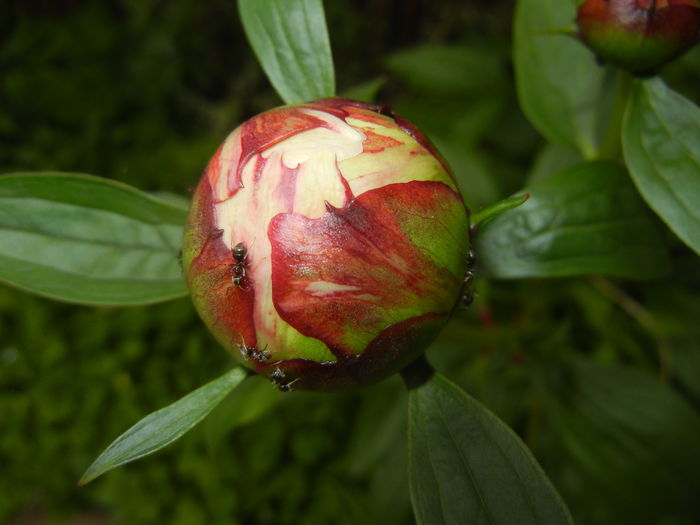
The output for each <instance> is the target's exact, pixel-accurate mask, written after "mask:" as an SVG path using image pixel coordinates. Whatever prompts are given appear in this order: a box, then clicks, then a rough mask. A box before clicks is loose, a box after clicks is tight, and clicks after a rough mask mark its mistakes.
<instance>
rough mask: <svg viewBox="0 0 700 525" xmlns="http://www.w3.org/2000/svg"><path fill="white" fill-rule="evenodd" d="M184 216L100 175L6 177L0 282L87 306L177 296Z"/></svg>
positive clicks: (181, 288) (0, 189)
mask: <svg viewBox="0 0 700 525" xmlns="http://www.w3.org/2000/svg"><path fill="white" fill-rule="evenodd" d="M185 216H186V212H185V211H184V210H183V209H182V208H181V207H180V206H175V205H173V204H170V203H168V202H166V201H163V200H160V199H157V198H155V197H152V196H149V195H147V194H145V193H142V192H140V191H138V190H136V189H134V188H132V187H130V186H126V185H124V184H120V183H117V182H114V181H109V180H107V179H102V178H99V177H91V176H88V175H76V174H70V173H50V172H48V173H31V174H30V173H26V174H21V173H20V174H11V175H4V176H1V177H0V281H5V282H6V283H8V284H12V285H14V286H17V287H19V288H22V289H25V290H28V291H30V292H34V293H37V294H40V295H44V296H46V297H50V298H52V299H58V300H62V301H68V302H73V303H82V304H109V305H134V304H144V303H153V302H157V301H164V300H168V299H173V298H175V297H180V296H182V295H185V294H186V293H187V290H186V288H185V284H184V281H183V279H182V275H181V271H180V267H179V264H178V260H177V253H178V250H179V247H180V243H181V239H182V225H183V223H184V221H185Z"/></svg>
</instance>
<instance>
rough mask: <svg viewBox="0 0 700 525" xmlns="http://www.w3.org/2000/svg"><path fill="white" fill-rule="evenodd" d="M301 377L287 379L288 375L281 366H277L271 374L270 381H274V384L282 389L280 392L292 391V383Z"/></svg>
mask: <svg viewBox="0 0 700 525" xmlns="http://www.w3.org/2000/svg"><path fill="white" fill-rule="evenodd" d="M299 379H300V378H298V377H297V378H296V379H293V380H291V381H290V380H289V379H287V376H286V374H285V373H284V372H282V370H280V369H279V368H275V371H274V372H272V374H270V381H272V384H273V385H276V386H277V388H279V389H280V392H291V391H292V385H293V384H294V383H296V382H297V381H299Z"/></svg>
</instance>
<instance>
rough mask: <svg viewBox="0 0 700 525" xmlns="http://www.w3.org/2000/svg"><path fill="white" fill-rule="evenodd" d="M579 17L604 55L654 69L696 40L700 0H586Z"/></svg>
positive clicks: (636, 69)
mask: <svg viewBox="0 0 700 525" xmlns="http://www.w3.org/2000/svg"><path fill="white" fill-rule="evenodd" d="M577 20H578V26H579V35H580V37H581V39H582V40H583V41H584V42H585V43H586V44H587V45H588V47H590V48H591V50H592V51H593V52H594V53H596V55H598V57H599V58H600V59H601V60H603V61H605V62H609V63H611V64H614V65H616V66H619V67H621V68H623V69H627V70H629V71H631V72H633V73H636V74H642V75H643V74H650V73H653V72H654V71H655V70H656V69H657V68H659V67H661V66H663V65H664V64H666V63H667V62H669V61H670V60H673V59H674V58H676V57H678V56H680V55H681V54H683V53H684V52H685V51H687V50H688V49H690V48H691V47H692V46H693V45H694V44H696V43H697V41H698V31H700V1H698V0H586V2H584V3H583V5H581V6H580V7H579V10H578V18H577Z"/></svg>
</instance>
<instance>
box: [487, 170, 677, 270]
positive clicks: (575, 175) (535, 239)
mask: <svg viewBox="0 0 700 525" xmlns="http://www.w3.org/2000/svg"><path fill="white" fill-rule="evenodd" d="M523 192H527V193H529V194H530V195H531V197H530V199H529V200H528V201H527V202H526V203H525V204H523V205H522V206H520V207H519V208H517V209H515V210H512V211H508V212H506V213H504V214H502V215H499V216H498V217H495V218H494V219H492V220H489V221H486V222H485V223H484V224H483V226H481V227H480V228H479V230H478V232H477V235H476V253H477V256H478V258H479V261H480V262H481V263H482V264H483V267H484V269H485V270H486V271H487V272H488V273H490V274H492V275H493V276H495V277H501V278H514V277H561V276H571V275H586V274H605V275H614V276H618V277H628V278H638V279H648V278H654V277H658V276H661V275H663V274H664V273H665V272H667V271H668V268H669V263H668V259H667V255H666V250H665V245H664V241H663V236H662V234H661V231H660V229H659V225H658V224H657V222H656V220H655V217H654V215H653V214H652V213H651V212H650V211H649V210H648V208H647V207H646V205H645V204H644V202H643V201H642V200H641V199H640V197H639V194H638V193H637V191H636V190H635V188H634V185H633V184H632V183H631V182H630V180H629V177H627V174H626V173H625V170H624V169H623V168H622V167H621V166H620V165H618V164H614V163H611V162H591V163H584V164H579V165H577V166H575V167H573V168H569V169H567V170H564V171H562V172H560V173H558V174H557V175H554V176H552V177H550V178H548V179H546V180H544V181H543V182H541V183H539V184H536V185H534V186H532V187H530V188H526V189H525V190H523Z"/></svg>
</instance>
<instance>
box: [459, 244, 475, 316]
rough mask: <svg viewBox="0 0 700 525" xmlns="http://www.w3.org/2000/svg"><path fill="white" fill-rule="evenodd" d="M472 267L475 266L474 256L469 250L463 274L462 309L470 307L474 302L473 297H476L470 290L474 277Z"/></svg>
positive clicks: (472, 290)
mask: <svg viewBox="0 0 700 525" xmlns="http://www.w3.org/2000/svg"><path fill="white" fill-rule="evenodd" d="M474 266H476V255H474V252H473V251H472V250H471V249H470V250H469V254H468V255H467V271H466V273H465V274H464V284H463V290H464V294H463V295H462V306H464V307H467V306H470V305H471V304H472V303H473V302H474V296H475V295H476V294H475V292H474V289H473V288H472V285H473V284H474V276H475V272H474Z"/></svg>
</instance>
